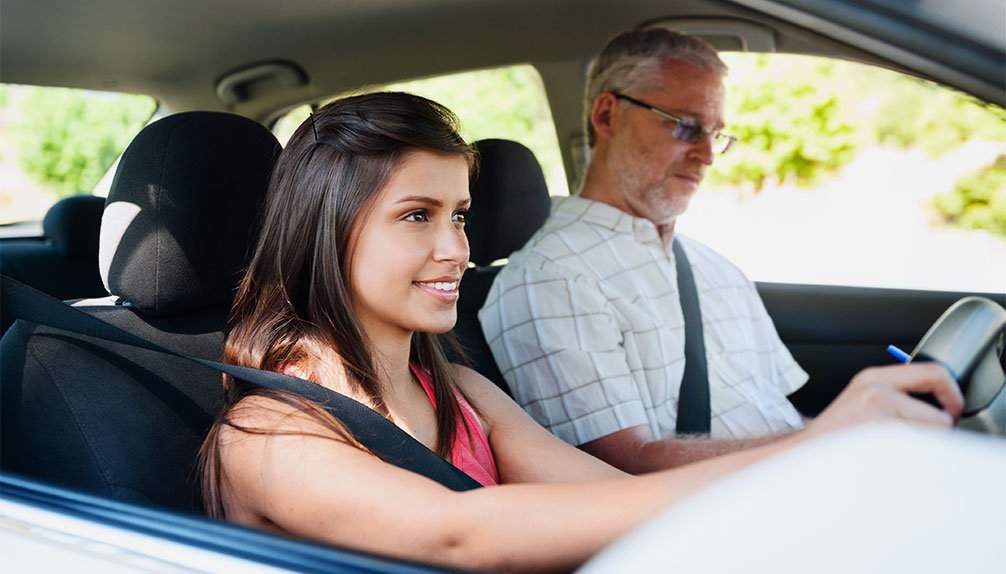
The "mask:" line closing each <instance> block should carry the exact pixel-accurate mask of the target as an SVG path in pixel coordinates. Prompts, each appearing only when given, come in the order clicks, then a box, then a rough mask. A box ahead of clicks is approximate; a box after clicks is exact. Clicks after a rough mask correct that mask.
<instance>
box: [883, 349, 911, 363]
mask: <svg viewBox="0 0 1006 574" xmlns="http://www.w3.org/2000/svg"><path fill="white" fill-rule="evenodd" d="M887 352H888V353H890V354H891V355H893V356H894V358H895V359H897V360H899V361H901V362H902V363H907V362H908V361H911V360H912V356H911V355H909V354H908V353H906V352H904V351H902V350H901V349H899V348H897V347H895V346H894V345H888V346H887Z"/></svg>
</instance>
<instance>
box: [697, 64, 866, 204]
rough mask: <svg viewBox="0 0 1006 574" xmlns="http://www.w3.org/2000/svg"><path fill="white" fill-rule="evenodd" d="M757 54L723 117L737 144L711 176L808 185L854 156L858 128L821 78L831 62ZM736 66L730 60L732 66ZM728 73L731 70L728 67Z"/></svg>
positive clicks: (732, 89) (721, 179) (735, 180)
mask: <svg viewBox="0 0 1006 574" xmlns="http://www.w3.org/2000/svg"><path fill="white" fill-rule="evenodd" d="M778 60H779V58H778V57H777V56H758V57H756V58H755V59H754V61H753V66H751V65H750V64H751V63H752V62H750V60H749V61H748V63H749V65H748V66H746V67H745V69H743V70H741V71H740V75H741V78H740V80H735V81H732V82H731V85H730V87H729V97H728V109H727V118H728V121H729V128H728V130H727V131H729V132H730V134H731V135H734V136H736V137H737V138H739V139H740V144H739V145H737V146H736V147H735V149H734V150H732V151H731V152H730V155H728V156H726V158H724V159H723V160H721V161H718V162H717V163H716V164H714V165H715V167H714V168H713V170H712V171H711V174H710V176H711V179H712V180H713V181H714V182H721V183H731V184H751V185H753V186H754V187H755V189H756V190H757V189H761V188H762V187H763V186H764V185H765V184H766V183H769V182H775V181H787V180H788V181H793V182H795V183H796V184H797V185H800V186H804V187H808V186H811V185H813V184H815V183H817V182H818V181H819V180H820V179H821V177H822V176H825V175H828V174H831V173H833V172H835V171H836V170H837V169H838V168H840V167H841V166H843V165H844V164H845V163H847V162H848V161H850V160H851V159H852V158H853V157H855V154H856V151H857V142H856V138H855V128H854V127H853V126H852V125H850V124H849V123H848V122H847V121H846V120H845V117H844V113H843V112H844V110H843V107H842V105H841V103H840V100H839V99H838V98H837V97H836V96H835V94H834V92H833V91H832V90H830V89H828V86H827V84H826V83H822V82H821V79H822V78H830V77H832V76H833V73H834V69H833V68H834V64H833V63H831V62H819V61H815V60H810V59H803V60H797V61H793V62H790V65H789V66H785V65H784V66H779V63H780V62H779V61H778ZM731 66H732V67H734V64H731ZM731 73H733V72H731Z"/></svg>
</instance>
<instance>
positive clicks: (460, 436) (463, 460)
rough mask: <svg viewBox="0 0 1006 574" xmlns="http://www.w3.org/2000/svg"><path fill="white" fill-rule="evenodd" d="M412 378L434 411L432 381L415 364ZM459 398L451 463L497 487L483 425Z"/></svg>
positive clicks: (293, 369)
mask: <svg viewBox="0 0 1006 574" xmlns="http://www.w3.org/2000/svg"><path fill="white" fill-rule="evenodd" d="M409 369H411V370H412V374H413V375H415V376H416V378H417V379H419V383H420V384H421V385H423V390H424V391H426V396H427V397H429V399H430V402H431V403H433V408H437V399H436V398H435V397H434V396H433V379H432V378H431V377H430V374H429V373H428V372H426V369H424V368H422V367H420V366H419V365H417V364H415V363H409ZM280 371H281V372H282V373H283V374H284V375H290V376H292V377H297V378H299V379H306V377H305V376H304V372H303V371H302V370H301V369H300V368H299V367H297V366H296V365H283V366H281V367H280ZM457 397H458V406H459V407H461V416H462V417H464V421H461V420H458V426H457V429H456V430H455V432H454V446H453V447H451V461H452V462H453V463H454V466H456V467H458V468H459V469H461V470H462V471H464V473H465V474H467V475H468V476H470V477H472V478H474V479H475V480H476V481H478V483H479V484H481V485H482V486H492V485H494V484H499V483H500V478H499V472H498V471H497V470H496V460H495V459H493V453H492V450H490V449H489V439H487V438H486V433H485V431H483V430H482V424H481V423H480V422H479V419H478V417H477V416H476V415H475V409H473V408H472V406H471V405H470V404H468V401H466V400H465V398H464V397H462V396H461V395H457ZM465 422H467V423H468V428H469V429H471V431H472V432H471V440H469V437H468V431H467V430H466V428H465Z"/></svg>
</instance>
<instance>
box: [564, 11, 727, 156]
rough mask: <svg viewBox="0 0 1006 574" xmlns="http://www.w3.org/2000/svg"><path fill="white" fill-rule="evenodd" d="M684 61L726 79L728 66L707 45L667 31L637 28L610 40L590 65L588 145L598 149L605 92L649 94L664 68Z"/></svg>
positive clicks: (585, 110) (586, 100)
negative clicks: (597, 112)
mask: <svg viewBox="0 0 1006 574" xmlns="http://www.w3.org/2000/svg"><path fill="white" fill-rule="evenodd" d="M670 60H680V61H682V62H685V63H687V64H691V65H693V66H696V67H698V68H702V69H705V70H710V71H713V72H716V73H718V74H719V75H720V76H726V74H727V65H726V64H724V63H723V60H721V59H720V57H719V54H717V52H716V49H715V48H713V47H712V46H710V45H709V44H707V43H706V42H704V41H702V40H700V39H698V38H696V37H694V36H689V35H687V34H682V33H680V32H676V31H674V30H668V29H667V28H659V27H652V28H635V29H632V30H627V31H625V32H622V33H620V34H618V35H617V36H615V37H613V38H612V39H610V40H608V43H607V44H606V45H605V46H604V49H603V50H601V53H600V54H598V55H597V57H596V58H594V59H593V60H592V61H591V63H590V68H589V69H588V71H587V86H586V89H585V90H584V94H583V121H584V129H585V130H586V132H587V143H588V145H589V146H590V147H592V148H593V147H594V141H595V140H596V134H595V133H594V126H593V125H591V123H590V115H591V111H592V109H593V107H594V101H595V100H596V99H597V97H598V96H600V95H601V94H603V93H604V92H634V93H638V92H645V91H649V90H651V89H654V88H656V87H657V86H656V85H655V84H657V83H658V82H659V78H660V65H661V64H662V63H663V62H668V61H670Z"/></svg>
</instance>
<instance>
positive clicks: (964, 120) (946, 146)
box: [873, 74, 1006, 158]
mask: <svg viewBox="0 0 1006 574" xmlns="http://www.w3.org/2000/svg"><path fill="white" fill-rule="evenodd" d="M891 76H892V77H891V78H890V80H889V82H888V83H887V85H886V86H885V92H884V96H885V98H884V101H883V103H882V104H881V105H880V106H879V108H878V110H877V113H876V115H875V117H874V118H873V127H874V133H875V136H876V139H877V141H878V142H880V143H883V144H888V145H894V146H897V147H919V148H921V149H922V150H923V152H925V153H926V155H927V156H929V157H930V158H937V157H939V156H941V155H943V154H944V153H946V152H948V151H950V150H952V149H954V148H956V147H957V146H959V145H961V144H962V143H964V142H966V141H968V140H970V139H972V138H982V139H988V140H993V141H1002V140H1004V139H1006V111H1004V110H1003V109H1002V108H998V107H996V106H993V105H989V104H984V103H982V102H979V101H977V100H975V99H973V98H971V97H968V96H966V95H964V94H962V93H960V92H956V91H954V90H950V89H946V88H941V87H939V86H936V85H933V84H932V83H930V82H926V81H924V80H920V79H917V78H912V77H909V76H902V75H897V74H892V75H891Z"/></svg>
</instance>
